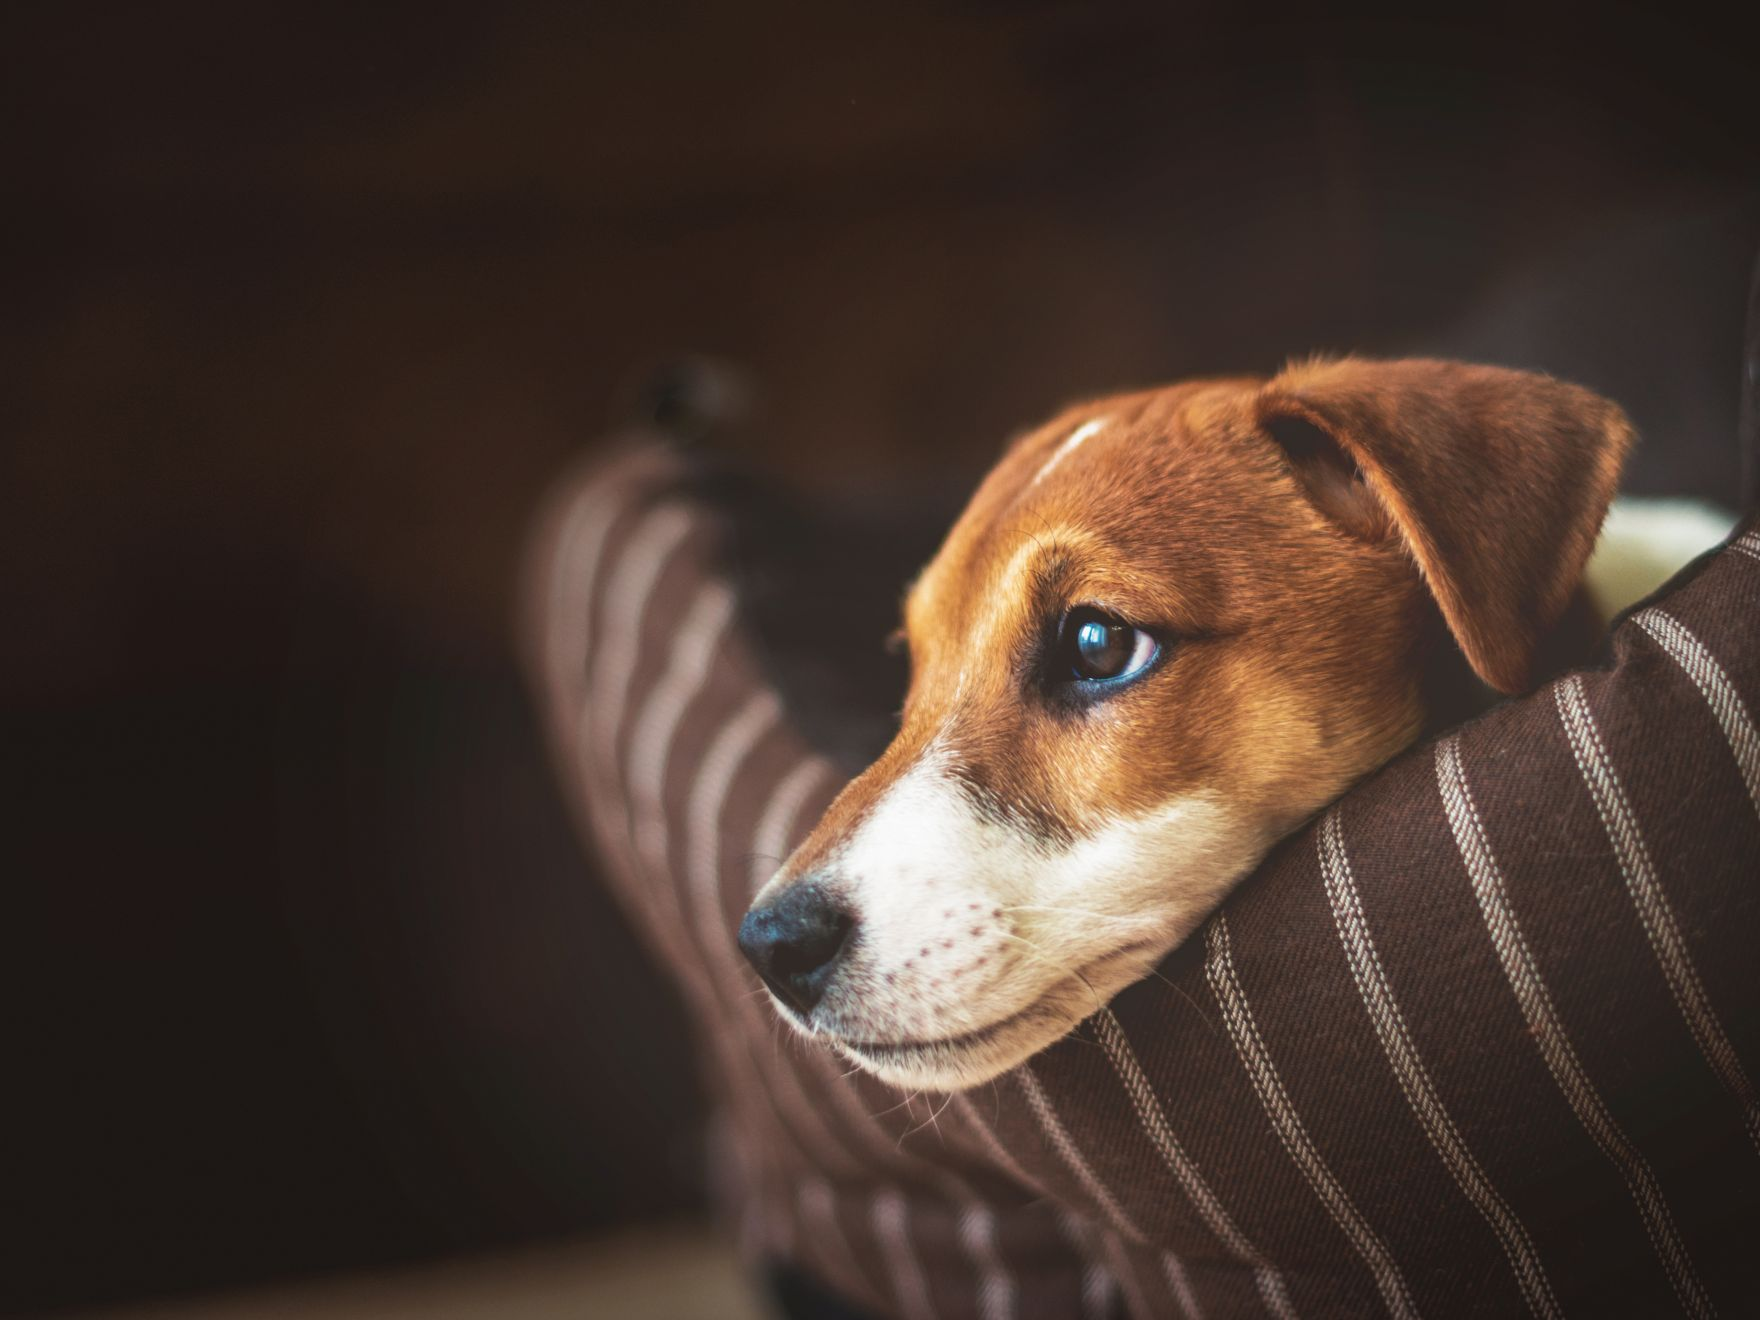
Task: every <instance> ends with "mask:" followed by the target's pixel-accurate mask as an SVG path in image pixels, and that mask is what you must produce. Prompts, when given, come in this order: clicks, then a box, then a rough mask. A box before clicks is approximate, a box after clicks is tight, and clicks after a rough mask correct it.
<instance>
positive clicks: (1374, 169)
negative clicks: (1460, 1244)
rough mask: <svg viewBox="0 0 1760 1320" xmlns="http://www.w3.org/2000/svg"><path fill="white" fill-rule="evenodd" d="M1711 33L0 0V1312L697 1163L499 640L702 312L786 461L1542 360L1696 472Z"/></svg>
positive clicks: (1725, 408) (1710, 160) (1722, 261)
mask: <svg viewBox="0 0 1760 1320" xmlns="http://www.w3.org/2000/svg"><path fill="white" fill-rule="evenodd" d="M1731 8H1732V10H1733V8H1734V7H1731ZM1463 12H1464V11H1463ZM1737 21H1738V20H1737V19H1735V18H1733V17H1731V18H1726V19H1723V20H1720V21H1718V22H1711V21H1709V20H1706V19H1703V18H1701V17H1699V16H1697V15H1696V14H1695V13H1694V12H1693V11H1690V10H1688V9H1686V8H1683V7H1681V6H1669V7H1656V8H1649V7H1646V8H1644V9H1640V8H1638V7H1635V6H1626V7H1621V6H1601V7H1599V8H1598V9H1597V10H1596V11H1595V13H1594V18H1593V21H1592V22H1588V23H1586V24H1585V25H1583V26H1577V25H1574V24H1571V23H1568V22H1565V21H1563V20H1557V21H1554V20H1549V19H1546V18H1544V17H1543V16H1541V15H1539V14H1538V13H1537V12H1536V11H1535V10H1533V9H1532V8H1525V9H1522V10H1518V11H1514V12H1512V13H1510V14H1509V15H1507V16H1499V15H1497V14H1495V13H1491V12H1488V11H1480V10H1475V17H1474V18H1473V20H1472V21H1471V22H1470V23H1469V22H1467V21H1464V20H1419V19H1415V18H1411V17H1406V18H1402V19H1384V20H1371V19H1367V18H1355V17H1353V18H1343V17H1339V16H1337V15H1325V14H1322V13H1321V12H1319V11H1318V10H1317V9H1309V10H1307V11H1305V12H1304V14H1303V15H1299V16H1298V15H1289V14H1284V13H1279V12H1277V11H1273V10H1267V9H1265V8H1263V7H1255V8H1248V7H1242V6H1234V7H1224V6H1215V5H1213V6H1208V7H1204V6H1196V5H1177V6H1176V5H1153V6H1144V7H1141V8H1128V7H1116V6H1113V7H1100V6H1093V5H1078V4H1064V5H1048V4H1023V5H1006V6H1005V5H1000V4H995V5H992V4H984V3H976V2H972V3H964V4H948V5H939V6H930V5H900V6H870V7H865V8H857V7H853V6H851V7H843V6H808V5H801V6H797V7H789V6H778V5H769V4H764V5H755V4H742V5H711V4H693V3H650V4H616V5H588V4H582V5H577V6H571V7H567V8H540V7H534V6H529V5H506V4H504V5H498V6H494V7H489V6H485V7H482V8H480V9H478V10H476V11H475V12H469V13H467V12H463V11H451V12H445V13H441V12H434V11H432V10H429V9H421V10H407V11H404V12H402V13H396V12H394V11H389V10H385V9H380V8H372V7H366V6H354V5H347V6H344V5H323V4H316V5H315V4H310V3H305V4H275V3H238V2H234V3H226V4H220V3H213V4H198V5H175V6H168V5H146V4H141V5H126V6H124V5H113V6H93V5H77V4H61V5H11V6H8V7H7V8H6V9H5V11H4V15H3V17H0V88H3V90H0V96H3V97H4V98H5V102H4V104H5V109H4V120H3V127H0V134H3V136H0V149H3V151H4V161H3V163H4V169H3V170H0V188H3V189H4V197H3V202H4V212H3V214H0V238H3V239H4V243H3V245H0V250H3V255H0V271H3V272H4V277H5V278H4V285H3V288H4V297H3V299H0V363H3V366H0V373H3V375H0V381H3V383H4V388H3V390H0V419H3V421H4V433H3V434H4V442H3V450H0V489H3V490H4V492H5V501H4V505H3V506H0V515H3V516H0V618H3V619H4V620H5V621H6V623H5V631H4V643H3V644H0V719H3V727H0V734H3V745H4V748H5V762H4V763H5V766H6V768H7V770H8V775H7V779H8V785H7V787H6V789H5V793H4V798H3V801H4V803H5V810H4V817H3V820H4V828H3V829H0V882H3V883H4V885H5V893H6V895H7V898H8V904H7V909H8V914H9V915H8V920H6V922H5V923H4V927H3V928H0V929H4V931H5V940H4V943H5V945H6V946H8V947H9V949H10V951H9V952H8V953H7V955H6V958H5V960H4V963H5V969H6V973H7V974H8V975H7V977H6V980H7V982H8V985H7V994H6V1000H5V1003H6V1008H5V1019H4V1021H5V1025H6V1049H5V1052H4V1056H3V1057H4V1061H5V1062H4V1081H3V1083H0V1094H3V1095H4V1096H5V1100H4V1104H5V1122H4V1124H3V1126H0V1131H3V1132H4V1142H5V1150H4V1156H3V1159H0V1188H3V1191H0V1203H3V1205H4V1214H5V1217H6V1219H7V1220H8V1221H9V1222H7V1223H5V1224H4V1225H0V1241H4V1242H5V1243H6V1251H5V1260H6V1265H5V1267H4V1269H3V1270H0V1303H3V1304H4V1307H5V1308H6V1309H12V1310H30V1309H37V1308H42V1307H50V1306H61V1305H72V1304H78V1303H87V1302H93V1301H99V1300H106V1299H118V1298H126V1297H138V1296H146V1295H150V1294H158V1293H166V1292H175V1291H181V1290H192V1289H202V1288H212V1287H217V1286H222V1285H233V1284H239V1283H247V1282H252V1281H258V1280H267V1279H270V1278H276V1277H284V1276H288V1275H292V1274H297V1273H303V1272H310V1271H316V1270H322V1269H332V1268H338V1267H344V1266H357V1265H363V1264H370V1263H378V1262H388V1261H396V1260H405V1259H413V1258H420V1257H428V1256H434V1255H440V1254H449V1253H456V1252H460V1251H465V1250H471V1249H478V1248H484V1247H487V1246H491V1245H494V1244H500V1243H508V1242H514V1241H524V1240H531V1239H536V1238H543V1237H550V1236H555V1235H560V1234H565V1233H574V1232H579V1231H582V1230H589V1229H593V1228H599V1227H605V1226H609V1225H613V1224H621V1223H627V1222H631V1221H633V1220H635V1219H638V1218H640V1217H642V1216H647V1215H654V1214H660V1213H666V1212H677V1211H680V1210H688V1209H690V1208H692V1207H694V1206H696V1205H697V1204H698V1202H699V1200H700V1193H699V1188H698V1175H697V1173H696V1168H697V1160H698V1150H697V1144H696V1143H697V1138H696V1137H695V1135H694V1132H695V1124H694V1121H693V1118H694V1115H695V1114H696V1113H697V1111H698V1106H699V1101H698V1100H697V1099H696V1097H695V1095H694V1092H693V1089H692V1086H691V1083H690V1080H689V1077H690V1072H689V1064H688V1058H687V1053H686V1048H687V1047H686V1042H685V1039H684V1037H683V1033H682V1028H681V1027H680V1026H679V1025H678V1022H679V1019H678V1017H677V1008H676V1005H675V1004H674V1003H673V1001H672V1000H671V998H670V995H669V992H668V991H667V990H666V989H665V987H664V986H663V985H662V983H661V982H660V981H659V980H658V978H657V977H656V976H655V975H654V974H653V973H652V972H651V971H649V970H647V969H646V967H645V965H644V963H643V962H642V961H641V958H640V955H639V953H638V952H637V951H636V950H635V949H634V948H633V947H632V945H631V942H630V937H629V935H628V933H627V930H626V929H625V928H624V927H623V925H622V924H621V922H620V920H619V918H618V917H617V916H616V914H615V913H614V911H613V910H612V908H611V907H610V906H609V905H608V903H607V901H606V899H605V898H604V897H603V896H602V895H601V894H600V892H599V890H598V889H597V888H596V886H595V884H594V882H593V879H592V876H591V872H590V869H589V866H588V864H587V863H586V862H585V861H584V860H583V859H582V858H581V856H580V855H579V853H578V852H577V849H576V847H575V845H574V842H573V839H572V837H571V835H570V832H569V828H568V824H567V821H566V819H565V817H564V814H563V812H562V809H561V806H560V803H559V802H558V800H557V798H556V795H555V792H554V790H553V788H552V787H551V785H550V782H549V779H548V776H547V769H546V766H545V763H544V758H543V754H542V750H541V748H540V746H539V744H538V741H537V739H536V736H535V734H534V732H533V730H532V728H531V726H530V723H529V714H528V710H527V707H526V704H525V702H524V699H523V696H522V692H521V688H520V684H519V679H518V674H517V672H516V669H515V665H514V661H513V656H512V650H511V646H510V644H509V634H510V628H509V623H510V617H509V616H510V584H511V581H512V575H513V572H514V567H515V564H516V562H517V555H518V549H519V544H520V537H521V533H522V528H523V526H524V524H525V522H526V520H527V519H528V517H529V515H530V513H531V510H532V507H533V504H534V502H535V500H536V499H537V497H538V495H539V493H540V492H541V490H542V488H543V486H544V484H545V481H546V479H547V478H548V477H549V476H550V475H552V474H553V473H554V472H556V470H557V469H558V468H559V467H560V466H561V465H562V464H563V463H565V462H566V461H567V460H568V459H569V457H570V456H571V455H573V454H574V453H576V452H577V451H579V450H580V449H582V448H583V447H585V446H588V445H590V444H591V443H593V439H594V437H595V435H596V434H598V433H600V432H601V431H602V429H603V428H604V427H605V426H606V425H607V424H608V423H609V422H611V421H613V420H615V419H617V418H618V417H619V416H621V415H623V413H624V412H625V411H626V410H627V409H628V408H629V407H630V406H631V401H632V400H633V399H635V398H637V397H638V396H639V391H640V387H641V383H642V381H643V380H644V379H645V377H646V376H647V374H648V373H649V372H650V371H651V370H653V369H654V368H655V366H656V365H658V364H661V363H663V362H665V361H667V360H668V359H669V358H671V357H672V356H674V355H676V354H679V353H707V354H712V355H717V356H719V357H720V358H722V359H724V360H727V361H731V362H734V363H737V364H739V365H740V366H741V367H743V368H744V369H745V370H746V371H747V372H748V373H749V379H750V380H751V381H752V382H753V384H754V386H755V389H756V394H755V399H756V407H755V412H754V414H753V416H752V419H751V420H750V422H749V423H748V425H747V426H746V427H745V428H744V429H743V430H741V431H739V432H738V433H737V435H736V436H735V438H734V439H733V440H732V441H730V442H729V443H730V444H731V446H732V448H734V449H735V450H736V451H737V452H738V454H739V455H741V456H742V457H744V458H745V459H746V460H748V461H750V462H751V463H753V464H755V465H756V466H757V467H758V468H759V469H760V470H761V471H763V472H765V473H768V474H770V475H771V476H773V477H776V478H778V479H781V480H783V481H786V482H788V483H790V484H791V485H793V486H794V487H795V488H797V489H798V490H800V491H803V492H805V493H807V494H808V495H810V496H811V497H812V498H814V499H816V500H819V501H824V502H831V501H840V500H848V499H855V498H860V499H863V500H865V501H868V502H870V503H872V502H873V501H875V500H877V499H880V500H884V499H894V500H902V501H911V500H913V499H914V498H915V494H916V492H918V491H920V490H923V489H927V488H930V487H934V488H936V489H940V488H942V487H944V486H945V485H946V484H947V483H948V482H949V481H952V482H955V483H957V482H963V481H967V480H969V479H970V478H971V477H973V476H974V475H975V474H976V473H977V472H978V471H979V470H981V468H982V467H983V465H984V464H985V462H986V460H987V458H988V457H989V456H990V455H991V454H993V453H994V451H995V449H996V447H997V446H998V445H999V444H1000V442H1001V441H1002V440H1003V439H1004V438H1005V437H1006V436H1007V434H1008V433H1009V432H1010V431H1011V430H1012V429H1014V428H1016V427H1018V426H1022V425H1025V424H1027V423H1030V422H1032V421H1033V420H1034V419H1035V418H1036V417H1037V416H1038V415H1040V414H1042V413H1044V412H1046V411H1047V410H1049V409H1050V408H1051V407H1053V406H1055V405H1057V404H1058V403H1060V402H1062V401H1064V400H1067V399H1069V398H1071V397H1073V396H1077V395H1080V394H1082V393H1084V392H1098V391H1102V390H1109V389H1113V388H1119V387H1124V386H1129V385H1133V384H1141V383H1150V382H1154V381H1159V380H1164V379H1168V378H1172V377H1177V376H1181V375H1187V374H1193V373H1198V372H1207V371H1214V370H1230V371H1233V370H1271V369H1274V368H1275V367H1276V366H1277V364H1278V363H1279V362H1280V361H1281V360H1282V359H1283V358H1284V357H1286V356H1289V355H1292V354H1303V353H1306V352H1309V351H1312V350H1316V349H1332V350H1346V349H1350V350H1359V351H1365V352H1376V353H1388V354H1395V353H1409V352H1416V351H1439V352H1448V353H1455V354H1461V355H1470V356H1480V357H1485V358H1489V359H1493V360H1501V361H1506V362H1511V363H1514V364H1518V365H1529V366H1539V367H1545V368H1550V369H1554V370H1557V371H1560V372H1562V373H1565V374H1569V375H1573V376H1575V377H1577V378H1579V379H1582V380H1584V381H1585V382H1587V383H1589V384H1591V385H1594V386H1596V387H1597V388H1599V389H1601V390H1603V391H1604V392H1606V393H1608V394H1610V395H1612V396H1613V397H1615V398H1616V399H1618V400H1620V401H1621V402H1622V403H1624V404H1625V405H1626V406H1627V407H1628V408H1629V409H1630V410H1631V411H1632V412H1633V414H1634V415H1635V417H1636V418H1637V420H1638V422H1639V424H1640V428H1641V429H1642V430H1643V432H1644V433H1645V435H1646V437H1647V444H1646V446H1645V448H1644V450H1643V451H1642V452H1641V454H1640V456H1639V458H1638V459H1637V461H1636V464H1635V467H1634V473H1633V483H1634V484H1635V485H1636V486H1637V487H1639V488H1641V489H1645V490H1650V491H1666V490H1680V491H1688V492H1692V493H1697V494H1701V495H1707V496H1712V497H1718V496H1721V497H1722V498H1724V499H1725V500H1726V501H1733V498H1734V481H1735V458H1734V453H1735V450H1734V444H1733V439H1732V436H1733V427H1734V416H1735V398H1736V382H1737V362H1738V354H1739V339H1740V322H1741V315H1742V308H1743V302H1744V286H1745V282H1746V277H1747V271H1748V268H1749V265H1750V262H1751V260H1752V258H1753V255H1754V252H1755V248H1756V243H1757V241H1760V135H1757V134H1756V132H1755V128H1756V118H1757V117H1756V113H1755V105H1756V102H1755V99H1754V95H1753V75H1754V69H1755V67H1756V46H1755V44H1754V39H1753V38H1754V34H1753V32H1752V31H1751V30H1738V29H1737V28H1736V27H1734V26H1733V24H1735V23H1736V22H1737Z"/></svg>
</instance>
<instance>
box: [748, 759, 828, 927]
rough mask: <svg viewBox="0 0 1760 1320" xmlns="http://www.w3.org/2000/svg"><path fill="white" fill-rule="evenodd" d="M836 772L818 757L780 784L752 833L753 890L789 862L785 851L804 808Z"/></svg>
mask: <svg viewBox="0 0 1760 1320" xmlns="http://www.w3.org/2000/svg"><path fill="white" fill-rule="evenodd" d="M835 773H836V772H835V771H834V770H833V769H832V767H831V764H830V763H829V762H828V761H825V760H824V759H822V758H820V757H817V756H809V757H806V758H804V759H803V760H801V761H800V762H799V763H798V764H796V765H795V766H794V768H793V769H791V770H790V771H789V772H788V773H787V774H786V775H784V776H783V778H782V782H781V783H779V784H777V786H776V789H775V791H774V792H772V793H771V795H770V799H769V801H767V802H766V803H765V804H764V810H763V813H762V814H761V815H760V816H759V817H758V826H757V828H756V829H755V830H753V831H752V873H751V877H750V881H749V884H750V890H751V892H752V893H754V894H755V893H757V892H758V891H759V890H760V889H762V888H763V887H764V886H765V885H766V884H768V883H769V881H770V877H771V876H773V875H775V874H776V872H777V871H778V870H780V869H781V867H782V863H783V862H784V861H786V860H787V858H786V856H785V855H784V850H785V849H787V848H788V845H789V841H790V840H791V839H793V838H794V836H795V829H796V827H797V825H798V823H799V819H800V814H801V809H802V808H803V807H805V806H806V804H807V800H808V799H809V798H810V797H812V795H813V790H814V789H816V788H818V787H819V786H820V785H821V784H823V783H825V782H826V781H827V780H829V779H830V778H831V777H832V776H833V774H835Z"/></svg>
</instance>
